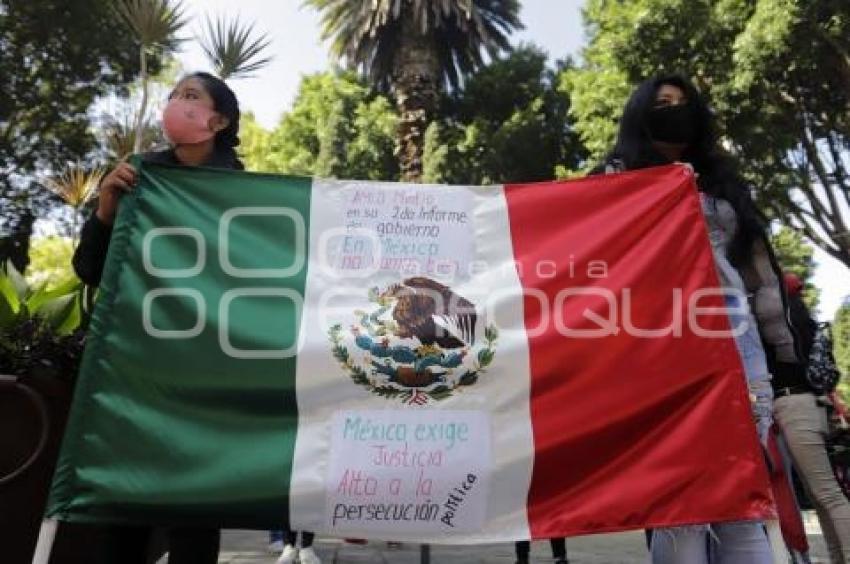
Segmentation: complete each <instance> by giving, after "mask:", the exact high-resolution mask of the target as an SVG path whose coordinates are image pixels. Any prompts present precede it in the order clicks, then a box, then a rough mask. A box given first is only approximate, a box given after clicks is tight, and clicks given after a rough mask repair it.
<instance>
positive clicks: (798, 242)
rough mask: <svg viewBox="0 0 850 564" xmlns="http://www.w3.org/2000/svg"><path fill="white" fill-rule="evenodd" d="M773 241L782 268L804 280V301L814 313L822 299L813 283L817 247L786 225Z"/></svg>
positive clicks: (775, 234) (774, 236)
mask: <svg viewBox="0 0 850 564" xmlns="http://www.w3.org/2000/svg"><path fill="white" fill-rule="evenodd" d="M771 243H772V244H773V250H774V251H775V252H776V259H777V260H778V261H779V266H780V267H781V268H782V270H783V271H785V272H793V273H794V274H796V275H797V276H799V277H800V280H802V281H803V301H804V302H805V303H806V306H807V307H808V308H809V311H810V312H812V315H814V314H815V312H816V311H817V309H818V302H819V300H820V290H819V289H818V288H817V286H815V285H814V284H813V283H812V276H814V274H815V267H816V264H815V260H814V255H815V249H814V248H813V247H812V246H811V245H810V244H809V243H807V242H806V239H805V237H803V236H802V235H801V234H800V232H799V231H795V230H793V229H791V228H789V227H784V226H783V227H780V228H779V229H778V230H777V231H776V233H774V234H773V236H772V237H771Z"/></svg>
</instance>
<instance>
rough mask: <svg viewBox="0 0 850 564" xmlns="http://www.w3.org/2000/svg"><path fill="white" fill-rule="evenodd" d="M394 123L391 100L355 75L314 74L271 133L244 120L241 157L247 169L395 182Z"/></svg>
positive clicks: (395, 117) (394, 117)
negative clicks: (373, 91) (368, 86)
mask: <svg viewBox="0 0 850 564" xmlns="http://www.w3.org/2000/svg"><path fill="white" fill-rule="evenodd" d="M396 123H397V116H396V113H395V111H394V110H393V108H392V106H391V105H390V103H389V101H388V100H387V99H386V98H385V97H383V96H380V95H375V94H373V93H372V92H371V91H370V90H369V88H367V87H366V85H365V84H363V82H362V81H360V80H358V79H357V77H356V76H355V75H354V74H353V73H348V72H324V73H318V74H314V75H311V76H307V77H305V78H304V79H303V81H302V82H301V86H300V89H299V92H298V95H297V97H296V100H295V103H294V105H293V107H292V110H291V111H289V112H288V113H286V114H285V115H284V116H283V117H282V118H281V121H280V124H279V125H278V127H277V128H276V129H275V130H274V131H271V132H269V131H266V130H264V129H263V128H262V127H260V126H259V125H258V124H257V123H256V121H255V120H254V119H253V117H252V116H250V115H248V116H246V118H245V120H244V123H243V125H242V131H241V133H240V137H241V139H242V144H241V146H240V148H241V154H242V157H243V159H244V162H245V166H246V167H247V168H248V169H249V170H256V171H262V172H279V173H286V174H301V175H313V176H323V177H338V178H358V179H369V180H394V179H397V178H398V164H397V162H396V159H395V157H394V155H393V137H394V135H395V128H396Z"/></svg>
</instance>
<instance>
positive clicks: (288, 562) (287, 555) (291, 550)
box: [277, 544, 298, 564]
mask: <svg viewBox="0 0 850 564" xmlns="http://www.w3.org/2000/svg"><path fill="white" fill-rule="evenodd" d="M296 556H298V549H297V548H295V547H294V546H292V545H291V544H288V545H286V546H284V547H283V552H281V553H280V557H279V558H278V559H277V564H295V557H296Z"/></svg>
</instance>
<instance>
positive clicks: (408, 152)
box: [306, 0, 522, 182]
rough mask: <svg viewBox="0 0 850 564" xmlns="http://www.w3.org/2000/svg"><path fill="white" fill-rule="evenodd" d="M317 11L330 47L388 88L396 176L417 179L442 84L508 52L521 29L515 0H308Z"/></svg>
mask: <svg viewBox="0 0 850 564" xmlns="http://www.w3.org/2000/svg"><path fill="white" fill-rule="evenodd" d="M306 4H307V5H311V6H313V7H314V8H316V9H317V10H319V11H320V12H321V14H322V25H323V36H324V38H329V39H331V40H332V43H331V51H332V53H333V54H334V55H335V56H336V57H337V58H339V59H340V60H342V61H344V62H346V63H347V64H348V65H349V66H350V67H351V68H353V69H360V70H361V71H363V75H364V76H365V77H366V78H367V80H368V83H369V84H370V85H371V86H372V87H374V88H376V89H377V90H379V91H381V92H383V93H388V94H391V95H392V98H393V100H394V101H395V104H396V108H397V110H398V115H399V120H398V127H397V133H396V149H395V150H396V154H397V155H398V158H399V168H400V170H401V178H402V179H403V180H406V181H413V182H416V181H419V180H421V178H422V170H423V160H422V156H423V153H424V150H425V133H426V130H427V128H428V126H429V124H430V123H431V122H432V121H433V120H434V117H435V114H436V111H437V107H438V103H439V99H440V95H441V93H442V92H444V89H445V86H446V85H449V86H452V87H457V86H458V85H459V84H461V82H462V81H463V79H464V78H465V77H466V76H468V75H470V74H472V73H474V72H475V71H477V70H478V69H480V68H481V67H482V66H483V65H484V62H485V61H484V53H485V52H486V53H487V54H488V55H489V56H490V58H492V59H495V58H497V57H498V56H499V55H500V54H501V53H504V52H509V51H510V50H511V44H510V41H509V35H510V33H511V32H512V31H514V30H516V29H521V28H522V24H521V23H520V21H519V9H520V3H519V1H518V0H441V1H440V2H433V1H431V0H379V1H375V2H371V3H369V4H364V2H363V1H362V0H307V1H306Z"/></svg>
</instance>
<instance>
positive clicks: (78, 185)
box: [41, 164, 105, 210]
mask: <svg viewBox="0 0 850 564" xmlns="http://www.w3.org/2000/svg"><path fill="white" fill-rule="evenodd" d="M104 172H105V171H104V170H103V169H102V168H96V169H94V170H91V171H87V170H86V169H84V168H83V167H82V166H81V165H79V164H76V165H71V166H69V167H68V168H67V169H66V170H65V172H63V173H62V174H61V175H60V176H57V177H53V178H45V179H42V180H41V184H42V185H43V186H44V187H45V188H47V189H48V190H50V191H51V192H53V193H54V194H56V195H57V196H59V197H60V198H62V200H63V201H64V202H65V203H66V204H68V205H69V206H71V207H72V208H74V209H76V210H79V209H81V208H82V207H83V206H84V205H86V203H88V201H89V200H91V199H92V197H93V196H94V194H95V193H96V192H97V187H98V185H100V180H101V178H103V174H104Z"/></svg>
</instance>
